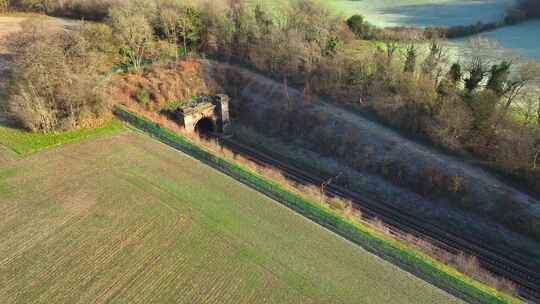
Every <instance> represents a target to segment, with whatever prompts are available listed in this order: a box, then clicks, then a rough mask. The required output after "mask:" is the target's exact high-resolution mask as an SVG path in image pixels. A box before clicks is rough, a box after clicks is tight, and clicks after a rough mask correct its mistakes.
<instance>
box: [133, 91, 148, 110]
mask: <svg viewBox="0 0 540 304" xmlns="http://www.w3.org/2000/svg"><path fill="white" fill-rule="evenodd" d="M135 98H136V99H137V102H138V103H139V104H140V105H141V106H143V107H145V108H147V109H148V108H149V107H150V104H151V102H152V101H151V100H150V91H148V90H147V89H144V88H143V89H140V90H139V91H137V94H136V96H135Z"/></svg>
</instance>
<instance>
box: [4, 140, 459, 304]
mask: <svg viewBox="0 0 540 304" xmlns="http://www.w3.org/2000/svg"><path fill="white" fill-rule="evenodd" d="M0 155H3V156H4V160H5V161H0V214H1V215H2V220H1V221H0V302H1V303H5V304H7V303H88V302H93V303H102V302H111V303H457V302H459V300H457V299H455V298H453V297H451V296H449V295H448V294H446V293H445V292H443V291H441V290H439V289H436V288H434V287H432V286H431V285H429V284H427V283H425V282H423V281H421V280H419V279H417V278H415V277H413V276H411V275H409V274H407V273H405V272H403V271H401V270H399V269H398V268H396V267H395V266H393V265H391V264H389V263H388V262H386V261H383V260H381V259H379V258H377V257H374V256H373V255H371V254H369V253H367V252H365V251H364V250H363V249H361V248H360V247H358V246H355V245H352V244H350V243H349V242H347V241H345V240H343V239H341V238H339V237H337V236H335V235H334V234H332V233H330V232H328V231H326V230H324V229H322V228H320V227H319V226H317V225H315V224H313V223H311V222H309V221H307V220H306V219H305V218H303V217H301V216H299V215H297V214H295V213H293V212H292V211H290V210H288V209H286V208H284V207H282V206H281V205H279V204H278V203H276V202H274V201H272V200H270V199H268V198H267V197H265V196H262V195H260V194H259V193H257V192H255V191H253V190H251V189H249V188H247V187H245V186H244V185H242V184H240V183H238V182H236V181H234V180H232V179H230V178H228V177H226V176H224V175H222V174H221V173H218V172H217V171H214V170H213V169H211V168H209V167H207V166H205V165H203V164H201V163H199V162H197V161H195V160H193V159H191V158H190V157H188V156H186V155H184V154H182V153H179V152H177V151H174V150H172V149H170V148H169V147H167V146H165V145H162V144H161V143H158V142H156V141H154V140H152V139H150V138H148V137H146V136H145V135H142V134H139V133H136V132H131V131H125V132H122V133H120V134H117V135H114V136H108V137H100V138H98V139H93V140H86V141H83V142H79V143H73V144H69V145H66V146H63V147H60V148H55V149H48V150H45V151H42V152H39V153H36V154H32V155H30V156H26V157H19V156H16V155H13V154H9V152H7V151H4V150H0Z"/></svg>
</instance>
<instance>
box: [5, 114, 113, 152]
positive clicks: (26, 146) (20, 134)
mask: <svg viewBox="0 0 540 304" xmlns="http://www.w3.org/2000/svg"><path fill="white" fill-rule="evenodd" d="M122 130H124V126H123V125H122V123H120V122H118V121H111V122H109V123H106V124H105V125H103V126H101V127H98V128H86V129H80V130H76V131H69V132H61V133H47V134H45V133H32V132H27V131H24V130H21V129H16V128H11V127H7V126H2V125H1V124H0V145H4V146H5V147H7V148H9V149H10V150H12V151H14V152H16V153H17V154H20V155H27V154H32V153H35V152H38V151H41V150H43V149H47V148H51V147H55V146H59V145H63V144H66V143H70V142H74V141H78V140H82V139H88V138H95V137H98V136H104V135H111V134H116V133H118V132H121V131H122Z"/></svg>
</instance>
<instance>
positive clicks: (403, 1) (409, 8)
mask: <svg viewBox="0 0 540 304" xmlns="http://www.w3.org/2000/svg"><path fill="white" fill-rule="evenodd" d="M326 3H327V5H328V6H329V7H330V8H332V9H334V10H336V11H338V12H340V13H341V14H344V15H345V16H349V15H352V14H357V13H359V14H362V15H364V16H365V17H366V18H367V20H368V21H369V22H371V23H373V24H375V25H377V26H383V27H385V26H400V25H405V26H423V27H424V26H431V25H433V26H453V25H469V24H473V23H476V22H478V21H482V22H494V21H497V20H500V19H501V18H502V16H503V15H504V11H505V8H506V7H507V6H508V3H510V1H509V0H360V1H354V0H334V1H327V2H326ZM539 30H540V21H530V22H526V23H523V24H519V25H516V26H510V27H504V28H501V29H499V30H496V31H493V32H489V33H484V34H482V36H484V37H487V38H489V39H493V40H494V41H496V42H497V43H498V44H499V45H500V46H501V47H502V48H504V49H507V50H510V51H513V52H515V53H516V54H518V55H520V56H523V57H526V58H532V59H536V60H539V61H540V39H538V31H539ZM469 39H470V38H467V39H459V40H455V41H452V45H453V46H455V47H458V48H461V47H464V46H465V43H466V40H469ZM506 54H507V52H503V51H502V50H500V49H496V50H495V51H494V52H492V53H491V54H486V55H487V56H490V57H496V58H499V59H501V58H502V57H505V56H507V55H506Z"/></svg>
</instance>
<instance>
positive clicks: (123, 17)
mask: <svg viewBox="0 0 540 304" xmlns="http://www.w3.org/2000/svg"><path fill="white" fill-rule="evenodd" d="M109 18H110V22H111V27H112V29H113V31H114V33H115V35H116V37H118V40H119V42H120V44H121V45H122V55H123V56H124V58H125V61H126V62H125V63H128V64H131V65H133V68H134V69H135V70H140V68H141V66H142V64H143V63H144V60H145V59H146V57H147V56H149V52H150V48H151V45H152V43H153V41H154V33H153V29H152V27H151V25H150V20H149V19H148V17H147V16H145V15H144V14H143V13H137V11H136V9H134V8H133V7H130V4H125V3H122V4H121V5H117V6H114V7H112V8H111V10H110V12H109Z"/></svg>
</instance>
